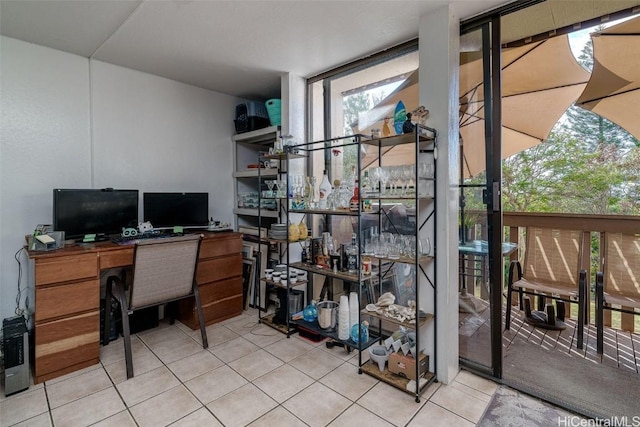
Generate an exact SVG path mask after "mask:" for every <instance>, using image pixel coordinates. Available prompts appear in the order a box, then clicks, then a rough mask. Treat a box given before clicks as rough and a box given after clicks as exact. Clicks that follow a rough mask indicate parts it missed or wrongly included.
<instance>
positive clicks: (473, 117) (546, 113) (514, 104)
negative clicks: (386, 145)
mask: <svg viewBox="0 0 640 427" xmlns="http://www.w3.org/2000/svg"><path fill="white" fill-rule="evenodd" d="M481 58H482V53H481V52H477V51H474V52H461V54H460V136H461V138H462V142H463V154H464V166H463V173H464V176H465V177H470V176H474V175H477V174H478V173H480V172H482V171H483V170H485V168H486V165H485V140H484V109H483V101H484V97H483V92H482V59H481ZM588 80H589V72H588V71H586V70H585V69H584V68H582V66H580V64H579V63H578V62H577V61H576V59H575V57H574V56H573V54H572V53H571V48H570V46H569V39H568V37H567V35H563V36H558V37H554V38H551V39H547V40H544V41H541V42H535V43H530V44H527V45H525V46H520V47H515V48H508V49H503V51H502V124H503V126H502V157H503V158H505V157H508V156H511V155H513V154H515V153H518V152H520V151H522V150H525V149H527V148H529V147H533V146H534V145H537V144H539V143H540V142H542V141H544V139H545V138H547V136H548V135H549V132H550V131H551V128H553V126H554V125H555V124H556V122H557V121H558V119H559V118H560V117H561V116H562V114H564V112H565V111H566V109H567V108H568V107H569V106H570V105H571V104H572V103H573V102H574V101H575V100H576V99H577V98H578V96H579V95H580V93H581V92H582V90H583V89H584V87H585V86H586V83H587V81H588ZM400 101H402V102H403V104H404V105H405V107H406V111H412V110H414V109H416V108H417V107H418V70H416V71H414V72H413V73H412V74H411V75H410V76H409V77H408V78H407V80H406V81H405V82H404V83H403V84H402V85H401V86H399V87H398V88H397V89H396V90H395V91H394V92H393V93H391V94H390V95H389V96H387V97H386V98H385V99H383V100H382V101H381V102H380V103H379V104H378V105H376V106H375V108H373V109H372V110H371V111H369V112H367V113H365V114H363V115H361V116H360V120H359V126H356V127H354V129H353V130H354V133H364V134H368V133H369V132H370V130H371V129H372V128H378V129H381V128H383V126H384V123H383V119H384V118H387V119H388V120H387V121H389V118H391V121H393V117H394V109H395V108H397V105H398V103H399V102H400ZM391 129H392V131H393V126H392V127H391ZM400 151H401V150H398V153H392V154H395V157H397V160H396V159H392V161H390V164H394V163H398V164H401V163H402V162H403V161H404V159H403V154H402V153H401V152H400Z"/></svg>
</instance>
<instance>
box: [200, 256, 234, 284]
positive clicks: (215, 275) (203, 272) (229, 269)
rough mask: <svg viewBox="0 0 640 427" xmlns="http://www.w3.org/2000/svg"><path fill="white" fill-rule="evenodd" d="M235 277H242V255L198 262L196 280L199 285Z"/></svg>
mask: <svg viewBox="0 0 640 427" xmlns="http://www.w3.org/2000/svg"><path fill="white" fill-rule="evenodd" d="M234 276H242V254H241V253H239V254H236V255H231V256H226V257H222V258H214V259H207V260H204V261H199V262H198V272H197V275H196V278H197V280H198V284H199V285H202V284H205V283H209V282H215V281H217V280H222V279H227V278H229V277H234Z"/></svg>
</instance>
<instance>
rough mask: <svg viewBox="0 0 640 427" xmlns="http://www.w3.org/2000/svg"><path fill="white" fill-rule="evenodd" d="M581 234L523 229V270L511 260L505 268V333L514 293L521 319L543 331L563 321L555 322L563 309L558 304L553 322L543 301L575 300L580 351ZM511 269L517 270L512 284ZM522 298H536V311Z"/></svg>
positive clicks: (582, 311)
mask: <svg viewBox="0 0 640 427" xmlns="http://www.w3.org/2000/svg"><path fill="white" fill-rule="evenodd" d="M583 234H584V233H583V232H582V231H579V230H555V229H550V228H537V227H528V228H527V236H526V244H525V254H524V269H523V266H522V265H521V264H520V262H519V261H512V262H511V265H510V266H509V278H508V285H507V286H508V288H507V312H506V319H505V329H507V330H508V329H509V328H510V326H511V309H512V307H511V299H512V295H513V292H514V291H517V292H518V302H519V305H520V310H523V308H524V309H526V317H525V320H527V321H528V322H529V323H531V324H533V325H534V326H538V327H543V328H547V329H563V328H564V325H563V323H564V322H562V323H560V322H559V321H558V320H560V321H562V320H564V319H563V317H564V306H561V305H560V304H558V314H559V315H560V316H558V317H560V319H557V318H556V312H555V310H554V309H553V306H552V305H550V304H549V305H547V306H546V307H545V298H551V299H554V300H556V302H558V301H559V302H561V303H562V304H564V303H565V302H569V303H570V302H575V301H576V300H577V302H578V337H577V339H578V348H580V349H581V348H582V345H583V332H584V318H585V316H584V314H585V310H586V292H587V281H586V277H587V273H586V271H585V270H581V269H580V262H581V258H582V241H583ZM514 270H515V271H517V278H516V280H515V281H514V272H515V271H514ZM525 295H532V296H537V297H538V310H541V311H540V312H534V313H533V314H532V313H531V310H530V306H529V304H528V303H529V301H528V298H527V300H525V297H524V296H525ZM542 310H544V312H542ZM560 325H562V326H560Z"/></svg>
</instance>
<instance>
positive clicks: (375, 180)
mask: <svg viewBox="0 0 640 427" xmlns="http://www.w3.org/2000/svg"><path fill="white" fill-rule="evenodd" d="M380 169H381V168H380V167H376V168H371V172H370V173H369V177H370V178H371V187H372V188H373V191H374V193H375V192H377V191H378V189H379V188H380Z"/></svg>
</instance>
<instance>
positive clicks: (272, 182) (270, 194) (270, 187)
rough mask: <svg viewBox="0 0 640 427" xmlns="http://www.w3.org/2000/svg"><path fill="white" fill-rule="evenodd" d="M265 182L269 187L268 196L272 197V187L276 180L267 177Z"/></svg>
mask: <svg viewBox="0 0 640 427" xmlns="http://www.w3.org/2000/svg"><path fill="white" fill-rule="evenodd" d="M266 183H267V188H269V195H268V197H273V187H274V186H275V185H276V182H275V181H274V180H273V179H268V180H267V181H266Z"/></svg>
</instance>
